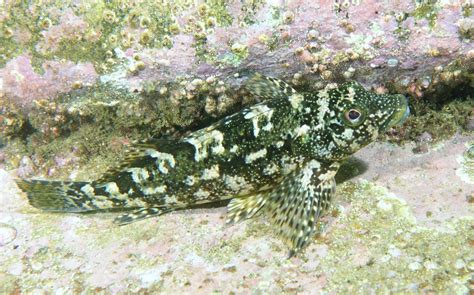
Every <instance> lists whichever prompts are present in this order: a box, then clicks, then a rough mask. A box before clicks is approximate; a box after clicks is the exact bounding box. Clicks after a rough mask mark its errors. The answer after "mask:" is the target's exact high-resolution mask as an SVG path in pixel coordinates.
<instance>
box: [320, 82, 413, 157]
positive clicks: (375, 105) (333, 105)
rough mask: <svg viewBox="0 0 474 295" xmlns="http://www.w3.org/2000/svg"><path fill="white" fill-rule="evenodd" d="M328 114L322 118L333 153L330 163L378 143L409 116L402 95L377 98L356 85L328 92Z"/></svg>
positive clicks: (378, 96)
mask: <svg viewBox="0 0 474 295" xmlns="http://www.w3.org/2000/svg"><path fill="white" fill-rule="evenodd" d="M324 94H325V95H323V100H324V98H326V102H325V104H326V107H325V109H326V113H327V114H328V115H327V116H325V117H323V121H324V126H325V133H326V136H325V138H327V140H329V145H331V146H332V147H333V149H332V150H333V152H331V153H328V154H327V158H328V160H340V159H343V158H346V157H347V156H349V155H351V154H353V153H355V152H356V151H358V150H359V149H361V148H362V147H364V146H366V145H367V144H369V143H371V142H373V141H375V140H376V138H377V137H378V135H379V134H381V133H384V132H385V131H387V130H388V129H389V128H391V127H393V126H394V125H397V124H402V123H403V122H404V121H405V120H406V118H407V117H408V115H409V114H410V109H409V107H408V101H407V98H406V97H405V96H403V95H400V94H376V93H373V92H370V91H367V90H365V89H364V87H362V85H360V84H359V83H356V82H347V83H344V84H342V85H341V86H340V87H338V88H334V89H331V90H328V91H327V92H326V93H324Z"/></svg>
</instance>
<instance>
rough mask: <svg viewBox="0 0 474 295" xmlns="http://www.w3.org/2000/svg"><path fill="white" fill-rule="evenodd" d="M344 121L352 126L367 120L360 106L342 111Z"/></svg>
mask: <svg viewBox="0 0 474 295" xmlns="http://www.w3.org/2000/svg"><path fill="white" fill-rule="evenodd" d="M342 118H343V119H344V121H345V122H346V123H347V124H348V125H349V126H352V127H357V126H359V125H360V124H362V123H363V122H364V121H365V113H364V111H363V110H362V109H360V108H354V107H352V108H349V109H346V111H345V112H343V113H342Z"/></svg>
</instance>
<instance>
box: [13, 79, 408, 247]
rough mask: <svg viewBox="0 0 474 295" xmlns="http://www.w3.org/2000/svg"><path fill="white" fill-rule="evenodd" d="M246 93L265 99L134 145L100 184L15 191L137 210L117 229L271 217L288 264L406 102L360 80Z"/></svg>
mask: <svg viewBox="0 0 474 295" xmlns="http://www.w3.org/2000/svg"><path fill="white" fill-rule="evenodd" d="M246 87H247V89H248V90H249V91H250V93H251V94H253V95H255V96H259V97H262V98H264V99H266V100H265V101H264V102H262V103H259V104H256V105H254V106H251V107H248V108H245V109H243V110H242V111H240V112H238V113H236V114H234V115H231V116H228V117H226V118H224V119H222V120H220V121H218V122H217V123H215V124H213V125H211V126H209V127H207V128H204V129H201V130H199V131H196V132H194V133H192V134H190V135H189V136H187V137H184V138H182V139H180V140H176V141H172V140H164V139H155V140H149V141H147V142H143V143H138V144H135V145H133V147H132V149H131V150H130V151H129V152H128V154H127V156H126V158H125V159H124V161H123V164H122V165H120V166H119V167H116V168H114V169H111V170H110V171H109V172H107V173H106V174H105V175H104V176H103V177H101V179H99V180H96V181H91V182H71V181H45V180H18V185H19V187H20V188H21V189H22V190H23V191H25V192H26V194H27V195H28V198H29V200H30V203H31V205H33V206H34V207H37V208H40V209H43V210H46V211H56V212H87V211H95V210H110V209H129V210H133V212H132V213H129V214H125V215H122V216H120V217H118V218H117V219H116V222H118V223H120V224H127V223H130V222H134V221H137V220H141V219H144V218H148V217H151V216H158V215H162V214H165V213H168V212H171V211H174V210H179V209H184V208H190V207H193V206H195V205H200V204H206V203H210V202H215V201H220V200H226V199H232V200H231V201H230V203H229V205H228V219H227V222H228V223H235V222H238V221H241V220H244V219H248V218H251V217H253V216H255V215H256V214H257V213H262V214H265V215H266V216H267V217H268V219H269V220H270V221H271V222H272V224H273V225H274V228H275V230H276V232H277V233H278V235H279V236H280V237H282V239H283V240H284V241H285V242H286V243H287V244H288V246H289V247H290V256H292V255H294V254H296V253H298V252H299V251H301V250H302V249H303V248H304V247H305V246H306V245H308V243H309V242H310V241H311V239H312V237H313V236H314V234H315V233H316V225H317V222H318V219H319V217H320V216H321V215H323V214H324V212H325V211H326V210H327V209H328V207H329V205H330V202H331V198H332V196H333V195H334V192H335V185H336V184H335V181H334V176H335V174H336V172H337V170H338V168H339V163H340V162H341V161H342V160H344V159H345V158H347V157H348V156H349V155H351V154H353V153H354V152H356V151H357V150H359V149H360V148H362V147H364V146H365V145H367V144H369V143H370V142H372V141H374V140H375V139H376V138H377V136H378V134H379V133H381V132H384V131H385V130H387V129H388V128H389V127H391V126H393V125H394V124H396V123H399V122H400V121H401V120H403V119H404V118H405V117H406V116H407V115H408V112H409V111H408V106H407V101H406V99H405V97H404V96H402V95H377V94H374V93H371V92H367V91H365V90H364V88H363V87H362V86H360V85H359V84H357V83H354V82H349V83H345V84H343V85H341V86H340V87H337V88H330V87H327V88H326V89H324V90H322V91H319V92H318V93H310V94H301V93H298V92H296V91H295V90H294V89H293V88H292V87H291V86H289V85H287V84H286V83H284V82H282V81H279V80H277V79H274V78H268V77H264V76H261V75H258V74H257V75H255V76H253V77H252V78H251V79H250V80H249V81H248V83H247V85H246Z"/></svg>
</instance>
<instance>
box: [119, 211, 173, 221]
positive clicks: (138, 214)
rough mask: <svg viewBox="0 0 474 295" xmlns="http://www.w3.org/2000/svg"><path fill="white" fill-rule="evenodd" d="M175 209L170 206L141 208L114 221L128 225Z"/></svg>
mask: <svg viewBox="0 0 474 295" xmlns="http://www.w3.org/2000/svg"><path fill="white" fill-rule="evenodd" d="M171 211H173V209H172V208H170V207H150V208H140V209H137V210H135V211H133V212H130V213H126V214H122V215H120V216H118V217H117V218H115V219H114V223H117V224H119V225H126V224H130V223H133V222H136V221H140V220H143V219H146V218H150V217H154V216H160V215H163V214H166V213H169V212H171Z"/></svg>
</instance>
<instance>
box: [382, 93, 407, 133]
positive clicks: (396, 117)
mask: <svg viewBox="0 0 474 295" xmlns="http://www.w3.org/2000/svg"><path fill="white" fill-rule="evenodd" d="M396 96H397V98H398V107H397V110H396V111H395V112H394V113H393V115H392V118H391V119H390V121H389V122H388V124H387V128H390V127H393V126H396V125H397V126H401V125H402V124H403V123H404V122H405V121H406V120H407V118H408V116H409V115H410V107H409V106H408V99H407V98H406V97H405V96H404V95H401V94H397V95H396Z"/></svg>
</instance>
